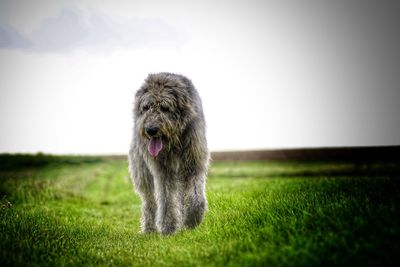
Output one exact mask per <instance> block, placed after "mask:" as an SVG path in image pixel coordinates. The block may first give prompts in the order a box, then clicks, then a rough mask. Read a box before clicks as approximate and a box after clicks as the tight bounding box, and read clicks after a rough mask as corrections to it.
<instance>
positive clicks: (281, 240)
mask: <svg viewBox="0 0 400 267" xmlns="http://www.w3.org/2000/svg"><path fill="white" fill-rule="evenodd" d="M19 157H25V158H24V159H21V158H19V159H18V157H13V156H9V155H6V156H2V157H0V265H1V266H66V265H67V266H319V265H322V266H390V265H392V266H397V265H398V264H399V263H400V260H399V257H400V256H399V255H400V241H399V240H400V179H399V176H398V175H397V174H398V165H397V164H384V163H370V164H369V165H368V166H357V168H354V166H353V164H350V163H326V162H325V163H321V162H320V163H318V162H248V163H219V162H217V163H214V164H212V166H211V169H210V175H209V178H208V182H207V196H208V201H209V211H208V213H207V214H206V217H205V220H204V222H203V223H202V224H201V225H200V226H199V227H198V228H196V229H195V230H185V231H182V232H179V233H178V234H176V235H173V236H168V237H162V236H159V235H157V234H151V235H141V234H139V218H140V201H139V199H138V197H137V196H136V195H134V193H133V190H132V185H131V183H130V181H129V179H128V172H127V164H126V162H125V161H118V160H111V159H99V158H93V157H92V158H85V157H48V158H43V157H45V156H43V155H39V156H36V157H34V156H19ZM37 157H42V158H41V160H38V159H37ZM35 161H36V163H35ZM27 162H28V163H27ZM32 162H33V163H32ZM360 170H362V171H360ZM387 170H390V172H387ZM380 171H382V172H380ZM368 172H371V173H373V175H368ZM379 173H383V174H382V175H379ZM388 173H389V174H388ZM396 173H397V174H396Z"/></svg>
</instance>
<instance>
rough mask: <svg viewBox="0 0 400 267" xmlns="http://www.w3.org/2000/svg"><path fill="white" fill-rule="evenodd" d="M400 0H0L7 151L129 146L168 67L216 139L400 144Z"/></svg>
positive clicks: (266, 143) (264, 144) (215, 145)
mask: <svg viewBox="0 0 400 267" xmlns="http://www.w3.org/2000/svg"><path fill="white" fill-rule="evenodd" d="M399 3H400V2H399V1H363V0H360V1H282V0H280V1H261V0H260V1H257V0H246V1H245V0H242V1H208V0H207V1H206V0H202V1H149V0H147V1H101V0H99V1H95V0H92V1H51V0H50V1H15V0H14V1H4V0H0V70H1V71H0V153H1V152H38V151H42V152H45V153H75V154H97V153H126V152H127V150H128V146H129V142H130V136H131V131H132V116H131V110H132V101H133V96H134V93H135V91H136V90H137V89H138V88H139V87H140V86H141V84H142V83H143V80H144V78H145V77H146V76H147V74H148V73H154V72H159V71H168V72H176V73H181V74H183V75H186V76H187V77H189V78H190V79H191V80H192V81H193V83H194V85H195V86H196V87H197V89H198V91H199V93H200V95H201V97H202V99H203V106H204V110H205V115H206V120H207V125H208V140H209V147H210V149H211V150H236V149H263V148H288V147H321V146H323V147H327V146H328V147H329V146H365V145H400V117H399V114H400V107H399V106H400V105H399V102H400V101H399V100H400V88H399V84H400V83H399V82H400V52H399V47H400V31H399V25H400V16H399V14H400V5H399Z"/></svg>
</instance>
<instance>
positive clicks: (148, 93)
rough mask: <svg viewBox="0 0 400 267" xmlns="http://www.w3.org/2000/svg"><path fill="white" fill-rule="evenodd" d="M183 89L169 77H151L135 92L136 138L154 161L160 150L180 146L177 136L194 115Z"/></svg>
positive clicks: (156, 75)
mask: <svg viewBox="0 0 400 267" xmlns="http://www.w3.org/2000/svg"><path fill="white" fill-rule="evenodd" d="M186 87H187V85H186V84H184V83H183V82H182V81H180V80H179V79H177V77H175V76H173V75H172V76H171V75H167V74H153V75H149V77H148V78H147V79H146V81H145V83H144V84H143V86H142V87H141V88H140V90H138V92H137V93H136V96H135V103H134V120H135V131H138V134H137V135H136V136H137V137H138V138H141V139H142V140H141V141H143V142H144V143H145V144H146V146H147V150H148V153H149V154H150V155H151V156H152V157H154V158H155V157H157V156H158V155H159V154H160V153H161V152H162V151H163V150H167V151H168V150H169V149H171V148H172V147H174V146H180V145H181V144H180V136H181V135H182V133H183V131H184V130H185V128H186V126H187V125H188V123H189V122H190V121H191V119H192V118H193V117H194V116H195V110H194V109H193V103H192V100H191V98H190V95H189V94H188V91H187V89H186Z"/></svg>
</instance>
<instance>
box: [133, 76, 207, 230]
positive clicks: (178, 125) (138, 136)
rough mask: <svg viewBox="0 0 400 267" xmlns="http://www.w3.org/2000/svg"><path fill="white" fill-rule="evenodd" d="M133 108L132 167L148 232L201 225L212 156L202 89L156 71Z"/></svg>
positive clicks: (140, 92) (144, 223)
mask: <svg viewBox="0 0 400 267" xmlns="http://www.w3.org/2000/svg"><path fill="white" fill-rule="evenodd" d="M133 113H134V115H133V118H134V130H133V138H132V143H131V147H130V151H129V169H130V173H131V178H132V181H133V183H134V186H135V189H136V192H137V193H138V194H139V196H140V198H141V200H142V218H141V227H142V232H143V233H148V232H154V231H158V232H160V233H161V234H173V233H175V232H176V231H178V230H179V229H180V228H182V227H188V228H193V227H196V226H197V225H198V224H199V223H200V222H201V221H202V219H203V216H204V212H205V210H206V208H207V200H206V197H205V180H206V173H207V168H208V159H209V152H208V149H207V141H206V133H205V121H204V115H203V109H202V104H201V99H200V97H199V94H198V93H197V91H196V89H195V87H194V86H193V84H192V82H191V81H190V80H189V79H187V78H186V77H184V76H182V75H177V74H172V73H157V74H150V75H149V76H148V77H147V79H146V80H145V83H144V84H143V85H142V87H141V88H140V89H139V90H138V91H137V93H136V95H135V101H134V112H133Z"/></svg>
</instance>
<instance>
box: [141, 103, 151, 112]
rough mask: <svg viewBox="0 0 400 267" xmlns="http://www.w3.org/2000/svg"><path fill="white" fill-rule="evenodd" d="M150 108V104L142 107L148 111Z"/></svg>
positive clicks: (144, 110)
mask: <svg viewBox="0 0 400 267" xmlns="http://www.w3.org/2000/svg"><path fill="white" fill-rule="evenodd" d="M149 109H150V106H149V105H144V106H143V107H142V112H146V111H148V110H149Z"/></svg>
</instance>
